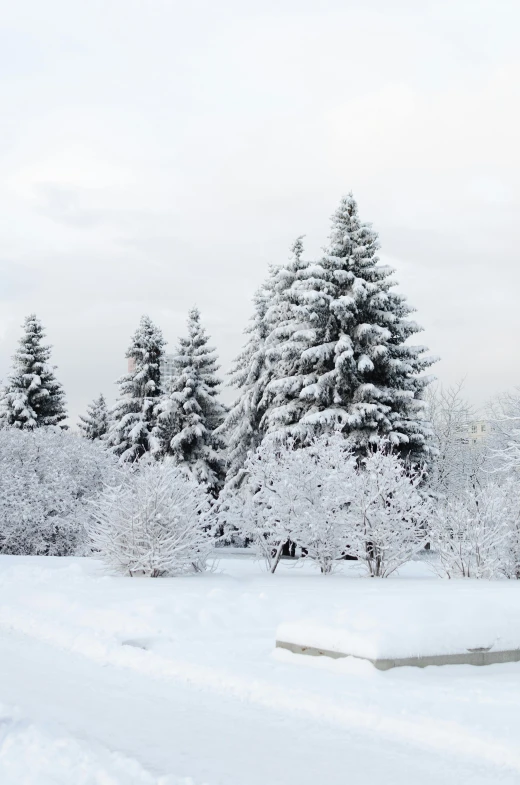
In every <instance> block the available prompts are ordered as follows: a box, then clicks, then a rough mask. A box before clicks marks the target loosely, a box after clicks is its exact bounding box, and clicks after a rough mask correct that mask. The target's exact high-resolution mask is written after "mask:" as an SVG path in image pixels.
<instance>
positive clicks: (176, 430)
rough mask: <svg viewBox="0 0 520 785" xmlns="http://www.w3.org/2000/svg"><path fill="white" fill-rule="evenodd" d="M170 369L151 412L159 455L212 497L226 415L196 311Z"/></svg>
mask: <svg viewBox="0 0 520 785" xmlns="http://www.w3.org/2000/svg"><path fill="white" fill-rule="evenodd" d="M175 367H176V373H175V375H174V379H173V380H172V383H171V387H170V392H169V394H168V396H167V397H166V398H164V399H163V401H161V403H160V404H159V406H158V407H157V412H158V427H157V428H156V431H155V433H156V436H157V441H158V443H159V446H160V452H161V453H162V455H164V456H170V457H172V458H173V459H174V460H175V462H176V463H177V464H178V465H179V466H181V467H183V468H185V469H186V470H187V471H188V473H189V474H190V475H192V476H193V477H194V478H195V479H196V480H197V481H198V482H199V483H201V484H202V485H204V486H205V487H206V488H207V490H208V492H210V493H211V494H213V496H217V494H218V492H219V490H220V488H221V486H222V483H223V480H224V473H225V463H224V449H225V442H224V439H223V438H222V436H221V435H220V434H219V433H218V429H219V427H220V425H221V424H222V421H223V418H224V415H225V411H226V410H225V407H224V406H223V405H222V404H221V403H220V402H219V400H218V397H217V395H218V391H219V386H220V380H219V379H218V378H217V375H216V374H217V370H218V368H219V366H218V365H217V358H216V354H215V350H214V349H213V348H211V347H210V346H208V335H207V333H206V331H205V330H204V328H203V327H202V325H201V323H200V313H199V311H198V309H197V308H192V309H191V310H190V312H189V315H188V337H187V338H181V339H180V340H179V349H178V353H177V356H176V358H175Z"/></svg>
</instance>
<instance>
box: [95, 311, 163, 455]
mask: <svg viewBox="0 0 520 785" xmlns="http://www.w3.org/2000/svg"><path fill="white" fill-rule="evenodd" d="M164 344H165V341H164V338H163V336H162V332H161V330H160V329H159V328H158V327H156V326H155V325H154V323H153V322H152V321H151V319H150V318H149V317H148V316H143V317H142V318H141V322H140V325H139V327H138V328H137V330H136V332H135V334H134V336H133V338H132V343H131V344H130V347H129V349H128V351H127V353H126V356H127V357H128V359H129V360H130V363H129V365H130V367H131V370H130V371H129V372H128V373H127V374H126V375H125V376H122V377H121V379H119V380H118V384H119V390H120V395H119V399H118V401H117V402H116V404H115V405H114V406H113V408H112V409H111V412H110V429H109V432H108V435H107V441H108V444H109V446H111V447H112V449H113V450H114V452H115V454H116V455H118V456H119V460H120V462H121V463H126V462H128V461H130V462H131V461H136V460H138V459H139V458H141V457H142V456H143V455H144V454H145V453H146V452H149V451H151V450H153V449H154V447H155V441H154V438H153V431H154V428H155V426H156V424H157V421H156V406H157V403H158V400H159V398H160V396H161V394H162V391H161V368H160V365H161V358H162V356H163V353H164V348H163V347H164Z"/></svg>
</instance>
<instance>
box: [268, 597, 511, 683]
mask: <svg viewBox="0 0 520 785" xmlns="http://www.w3.org/2000/svg"><path fill="white" fill-rule="evenodd" d="M425 588H426V587H425ZM428 588H430V587H428ZM468 588H470V587H468ZM472 588H473V587H471V589H472ZM497 588H498V587H497ZM514 588H516V589H518V590H517V591H511V589H514ZM431 589H433V591H426V592H424V594H422V593H421V595H420V596H409V595H407V594H405V592H404V591H403V594H402V595H401V596H398V595H396V594H395V593H394V592H392V596H381V594H380V593H379V592H378V593H377V596H376V595H374V596H358V597H352V598H351V599H350V600H349V601H348V603H347V604H346V607H345V609H336V610H335V611H334V612H332V613H330V612H329V613H328V612H325V613H324V615H323V617H320V618H319V619H316V618H314V619H303V620H300V621H294V622H286V623H283V624H281V625H279V627H278V629H277V631H276V646H277V648H279V649H287V650H288V651H291V652H293V653H296V654H306V655H311V656H318V657H319V656H324V657H332V658H334V659H337V658H341V657H349V656H350V657H356V658H359V659H364V660H368V661H369V662H371V663H372V664H373V665H374V666H375V667H376V668H378V669H379V670H388V669H390V668H396V667H400V666H406V665H408V666H414V667H419V668H424V667H426V666H427V665H464V664H466V665H492V664H494V663H504V662H520V585H519V586H516V584H515V586H514V587H513V586H512V585H511V586H508V587H507V589H509V591H506V592H504V591H500V590H498V591H493V589H490V592H489V594H488V593H487V592H486V591H482V589H485V587H484V586H482V585H481V586H478V587H475V591H472V590H470V591H458V590H456V591H454V592H453V596H451V597H450V598H449V599H450V602H449V603H447V602H446V599H447V598H446V593H445V592H442V596H439V595H437V596H436V593H435V591H434V587H433V586H432V587H431ZM457 589H458V587H457ZM500 589H502V587H500ZM503 589H506V587H505V586H504V587H503Z"/></svg>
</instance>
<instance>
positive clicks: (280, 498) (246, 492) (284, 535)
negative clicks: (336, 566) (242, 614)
mask: <svg viewBox="0 0 520 785" xmlns="http://www.w3.org/2000/svg"><path fill="white" fill-rule="evenodd" d="M245 471H246V475H247V485H246V486H245V487H244V486H243V487H242V489H241V491H240V492H238V491H237V492H233V493H232V496H231V498H230V499H229V500H227V503H226V504H225V505H223V509H225V512H224V516H225V518H226V521H227V523H228V524H229V523H231V524H233V525H235V526H236V527H237V529H238V531H239V533H240V535H241V536H243V537H247V538H248V539H250V540H252V541H253V543H254V545H255V546H256V548H257V550H258V552H259V553H260V554H261V555H262V556H263V557H264V559H265V560H266V562H267V565H268V567H269V569H270V571H271V572H274V571H275V570H276V567H277V565H278V562H279V560H280V557H281V554H282V549H283V546H284V544H285V543H286V542H287V540H292V541H293V542H296V543H297V544H298V545H299V546H301V548H303V549H304V551H305V552H306V555H307V557H309V558H312V559H315V561H316V562H317V563H318V564H319V566H320V568H321V571H322V572H323V573H329V572H331V570H332V566H333V563H334V561H335V560H337V559H340V558H341V557H342V556H343V555H344V554H345V552H346V551H347V550H348V546H349V542H350V534H349V528H348V527H349V522H348V504H349V501H350V494H351V488H352V480H353V478H354V476H355V460H354V458H353V456H352V454H351V452H350V450H349V447H348V443H347V442H346V440H345V439H344V438H343V437H342V436H340V435H331V436H328V437H326V436H323V437H320V438H318V439H315V440H313V442H312V443H311V444H310V445H309V447H304V448H299V449H298V448H297V447H296V446H295V444H294V442H293V441H292V440H288V441H287V442H286V443H284V444H274V443H273V442H270V441H269V440H264V442H262V444H261V445H260V447H259V448H258V450H257V451H256V452H255V453H251V454H250V455H249V456H248V458H247V460H246V464H245Z"/></svg>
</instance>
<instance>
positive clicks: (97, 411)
mask: <svg viewBox="0 0 520 785" xmlns="http://www.w3.org/2000/svg"><path fill="white" fill-rule="evenodd" d="M79 420H80V421H79V423H78V427H79V429H80V431H81V435H82V436H83V437H84V438H85V439H90V440H91V441H96V440H97V439H105V437H106V435H107V432H108V428H109V416H108V408H107V404H106V401H105V397H104V395H103V393H101V394H100V396H99V398H95V399H94V400H93V401H92V403H90V404H89V405H88V408H87V413H86V414H80V415H79Z"/></svg>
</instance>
